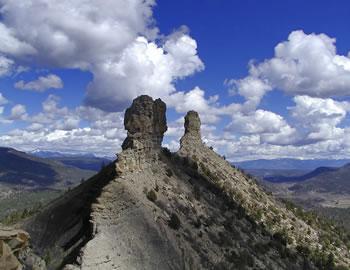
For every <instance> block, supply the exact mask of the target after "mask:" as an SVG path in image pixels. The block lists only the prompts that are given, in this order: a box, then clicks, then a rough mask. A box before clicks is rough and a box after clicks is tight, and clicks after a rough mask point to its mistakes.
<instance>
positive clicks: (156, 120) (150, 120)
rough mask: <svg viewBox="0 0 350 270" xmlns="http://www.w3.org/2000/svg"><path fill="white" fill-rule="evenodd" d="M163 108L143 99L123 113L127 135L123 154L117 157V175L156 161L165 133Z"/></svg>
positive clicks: (165, 125) (138, 98)
mask: <svg viewBox="0 0 350 270" xmlns="http://www.w3.org/2000/svg"><path fill="white" fill-rule="evenodd" d="M165 113H166V104H165V103H164V102H163V101H162V100H161V99H156V100H153V99H152V98H151V97H149V96H146V95H142V96H139V97H137V98H136V99H134V101H133V103H132V105H131V106H130V107H129V108H128V109H127V110H126V111H125V116H124V126H125V129H126V130H127V131H128V133H127V137H126V139H125V140H124V142H123V145H122V149H123V151H122V152H121V153H120V154H119V155H118V162H117V172H119V173H123V172H124V171H138V170H142V169H144V168H145V167H147V164H149V163H151V162H155V161H157V160H158V156H159V151H160V149H161V146H162V141H163V136H164V133H165V132H166V131H167V128H168V127H167V123H166V115H165Z"/></svg>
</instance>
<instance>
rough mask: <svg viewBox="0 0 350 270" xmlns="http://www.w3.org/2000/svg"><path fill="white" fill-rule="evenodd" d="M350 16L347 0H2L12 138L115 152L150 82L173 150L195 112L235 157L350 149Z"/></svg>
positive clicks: (1, 141)
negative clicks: (126, 119)
mask: <svg viewBox="0 0 350 270" xmlns="http://www.w3.org/2000/svg"><path fill="white" fill-rule="evenodd" d="M33 14H35V16H34V15H33ZM349 25H350V3H349V1H346V0H338V1H325V0H318V1H314V0H310V1H300V0H297V1H295V0H294V1H290V0H286V1H277V0H270V1H261V0H237V1H231V0H190V1H188V0H186V1H185V0H178V1H166V0H163V1H159V0H158V1H155V0H76V1H69V0H62V1H54V0H0V146H8V147H14V148H16V149H19V150H24V151H33V150H44V151H60V152H67V153H68V152H69V153H94V154H96V155H99V156H113V155H114V154H115V153H117V152H119V151H120V145H121V143H122V142H123V140H124V138H125V136H126V132H125V130H124V126H123V114H124V110H125V108H127V107H128V106H129V105H130V104H131V101H132V100H133V98H135V97H137V96H138V95H141V94H148V95H150V96H152V97H153V98H161V99H162V100H164V101H165V102H166V103H167V107H168V110H167V118H168V131H167V133H166V134H165V138H164V141H163V145H164V146H166V147H169V148H170V149H171V150H172V151H176V150H177V149H178V147H179V138H180V137H181V136H182V134H183V116H184V115H185V113H186V112H187V111H189V110H196V111H198V112H199V114H200V117H201V121H202V137H203V140H204V142H205V143H206V144H207V145H208V146H212V147H214V149H215V150H217V151H218V152H219V153H220V154H222V155H225V156H226V158H227V159H229V160H231V161H239V160H248V159H258V158H267V159H272V158H284V157H289V158H303V159H311V158H350V116H349V111H350V53H349V52H350V33H349V31H350V30H349V27H348V26H349Z"/></svg>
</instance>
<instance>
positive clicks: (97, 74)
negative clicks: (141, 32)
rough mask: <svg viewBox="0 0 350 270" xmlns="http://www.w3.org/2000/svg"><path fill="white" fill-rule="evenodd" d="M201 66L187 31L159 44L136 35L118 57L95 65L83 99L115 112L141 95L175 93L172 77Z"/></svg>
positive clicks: (177, 76) (194, 44)
mask: <svg viewBox="0 0 350 270" xmlns="http://www.w3.org/2000/svg"><path fill="white" fill-rule="evenodd" d="M168 50H169V51H168ZM203 68H204V65H203V63H202V61H201V60H200V59H199V57H198V56H197V44H196V42H195V40H193V39H192V38H191V37H189V36H188V35H187V34H186V33H182V32H181V33H180V32H177V33H176V35H175V34H173V35H171V36H170V37H168V38H167V39H166V41H165V44H164V45H163V46H161V47H159V46H157V45H156V43H154V42H149V41H147V39H145V38H144V37H139V38H137V39H136V40H135V41H134V42H133V43H132V44H131V45H130V46H128V47H127V48H126V49H125V50H124V51H123V53H122V55H121V57H120V59H119V60H117V61H109V62H104V63H102V64H100V65H98V66H96V67H95V68H94V70H93V73H94V80H93V82H92V83H91V84H90V86H89V88H88V92H87V100H86V102H87V104H88V105H93V106H95V107H98V108H101V109H104V110H107V111H118V110H120V107H121V106H122V107H123V106H124V107H125V105H126V104H125V103H126V102H127V103H128V102H129V101H130V100H132V99H133V98H135V97H136V96H138V95H140V94H149V95H151V96H153V97H161V98H165V99H166V97H167V96H168V95H170V94H171V93H174V92H175V87H174V85H173V82H174V80H176V79H179V78H183V77H184V76H188V75H191V74H193V73H194V72H196V71H200V70H202V69H203Z"/></svg>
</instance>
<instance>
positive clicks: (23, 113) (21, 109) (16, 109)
mask: <svg viewBox="0 0 350 270" xmlns="http://www.w3.org/2000/svg"><path fill="white" fill-rule="evenodd" d="M27 116H28V114H27V109H26V106H24V105H22V104H17V105H15V106H13V107H12V109H11V115H10V120H25V119H26V118H27Z"/></svg>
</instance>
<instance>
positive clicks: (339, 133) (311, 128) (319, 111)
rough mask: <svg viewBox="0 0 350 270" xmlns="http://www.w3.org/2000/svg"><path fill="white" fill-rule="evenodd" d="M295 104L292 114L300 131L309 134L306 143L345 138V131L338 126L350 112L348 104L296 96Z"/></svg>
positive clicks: (328, 99)
mask: <svg viewBox="0 0 350 270" xmlns="http://www.w3.org/2000/svg"><path fill="white" fill-rule="evenodd" d="M294 102H295V103H296V105H295V106H294V107H292V108H290V110H291V114H292V116H293V117H294V118H295V119H296V120H297V125H298V126H299V127H300V129H301V130H303V131H304V133H307V134H306V137H305V140H306V143H310V142H313V141H322V140H330V139H333V140H336V139H339V138H341V137H343V136H344V129H342V128H340V127H338V125H339V124H340V123H341V122H342V121H343V120H344V119H345V117H346V115H347V112H348V111H349V110H350V104H349V103H348V102H339V101H335V100H333V99H330V98H327V99H322V98H312V97H309V96H296V97H294Z"/></svg>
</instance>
